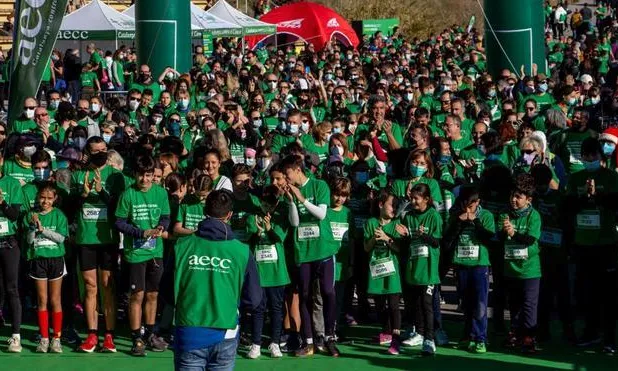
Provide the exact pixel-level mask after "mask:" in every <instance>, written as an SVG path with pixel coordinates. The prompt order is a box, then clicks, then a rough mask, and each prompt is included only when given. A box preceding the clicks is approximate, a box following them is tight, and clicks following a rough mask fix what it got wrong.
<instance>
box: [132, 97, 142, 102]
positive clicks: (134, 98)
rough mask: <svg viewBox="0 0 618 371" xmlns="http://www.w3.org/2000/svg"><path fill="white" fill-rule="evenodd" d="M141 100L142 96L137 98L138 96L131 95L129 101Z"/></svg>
mask: <svg viewBox="0 0 618 371" xmlns="http://www.w3.org/2000/svg"><path fill="white" fill-rule="evenodd" d="M140 100H141V98H137V97H131V98H129V101H130V102H138V101H140Z"/></svg>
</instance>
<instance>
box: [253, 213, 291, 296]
mask: <svg viewBox="0 0 618 371" xmlns="http://www.w3.org/2000/svg"><path fill="white" fill-rule="evenodd" d="M258 223H259V224H260V227H261V228H263V229H264V230H262V231H260V230H258V227H257V224H258ZM246 227H247V235H248V236H250V237H249V240H250V241H251V251H253V254H254V256H255V261H256V263H257V267H258V273H259V275H260V285H261V286H262V287H276V286H285V285H287V284H289V283H290V276H289V275H288V268H287V265H286V261H285V251H284V248H283V242H284V241H285V237H286V231H285V230H284V229H283V228H282V227H281V225H279V223H277V221H276V220H275V218H273V219H271V230H270V231H268V232H267V231H266V230H265V227H264V223H263V217H262V216H258V215H249V216H248V217H247V223H246Z"/></svg>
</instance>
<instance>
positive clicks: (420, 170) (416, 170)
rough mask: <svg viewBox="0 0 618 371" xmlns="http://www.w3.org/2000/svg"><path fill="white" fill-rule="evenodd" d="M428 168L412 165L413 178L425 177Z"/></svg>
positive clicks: (411, 173)
mask: <svg viewBox="0 0 618 371" xmlns="http://www.w3.org/2000/svg"><path fill="white" fill-rule="evenodd" d="M426 171H427V168H426V167H425V166H416V165H410V175H411V176H412V177H413V178H418V177H421V176H423V175H425V172H426Z"/></svg>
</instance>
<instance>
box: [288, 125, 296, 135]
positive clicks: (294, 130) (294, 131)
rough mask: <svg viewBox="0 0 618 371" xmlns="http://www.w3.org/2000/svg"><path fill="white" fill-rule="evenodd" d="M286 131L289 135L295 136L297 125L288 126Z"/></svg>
mask: <svg viewBox="0 0 618 371" xmlns="http://www.w3.org/2000/svg"><path fill="white" fill-rule="evenodd" d="M288 130H289V131H290V134H297V133H298V125H297V124H288Z"/></svg>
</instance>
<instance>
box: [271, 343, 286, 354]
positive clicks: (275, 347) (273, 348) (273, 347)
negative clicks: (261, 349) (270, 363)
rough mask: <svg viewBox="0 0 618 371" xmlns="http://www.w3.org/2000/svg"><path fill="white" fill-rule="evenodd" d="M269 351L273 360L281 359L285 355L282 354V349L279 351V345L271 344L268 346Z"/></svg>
mask: <svg viewBox="0 0 618 371" xmlns="http://www.w3.org/2000/svg"><path fill="white" fill-rule="evenodd" d="M268 350H269V351H270V357H271V358H281V357H283V353H281V349H279V344H275V343H271V344H270V345H269V346H268Z"/></svg>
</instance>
